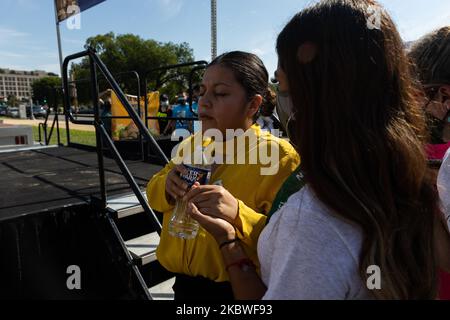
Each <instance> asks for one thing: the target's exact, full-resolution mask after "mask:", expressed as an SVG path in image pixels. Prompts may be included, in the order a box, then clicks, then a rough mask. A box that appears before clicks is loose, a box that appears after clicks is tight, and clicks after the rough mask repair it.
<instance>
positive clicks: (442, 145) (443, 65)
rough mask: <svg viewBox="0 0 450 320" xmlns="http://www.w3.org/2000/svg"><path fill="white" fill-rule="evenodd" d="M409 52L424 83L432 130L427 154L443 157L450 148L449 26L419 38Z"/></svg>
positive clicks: (422, 97)
mask: <svg viewBox="0 0 450 320" xmlns="http://www.w3.org/2000/svg"><path fill="white" fill-rule="evenodd" d="M409 56H410V58H411V60H412V62H413V63H414V65H415V67H416V73H417V76H418V79H419V81H420V83H421V85H422V87H423V95H422V96H421V104H422V105H423V108H424V110H425V112H426V114H427V118H428V119H427V121H428V128H429V132H430V143H429V145H428V147H427V154H428V158H429V159H430V160H442V159H443V157H444V154H445V152H446V151H447V149H449V148H450V58H449V57H450V26H447V27H443V28H441V29H439V30H437V31H434V32H432V33H430V34H428V35H426V36H424V37H423V38H421V39H420V40H418V41H417V42H416V43H415V44H414V46H413V47H412V48H411V51H410V53H409Z"/></svg>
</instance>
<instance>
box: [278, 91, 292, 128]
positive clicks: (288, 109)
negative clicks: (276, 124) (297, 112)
mask: <svg viewBox="0 0 450 320" xmlns="http://www.w3.org/2000/svg"><path fill="white" fill-rule="evenodd" d="M293 113H294V105H293V103H292V99H291V97H290V96H289V94H288V93H287V92H278V94H277V114H278V117H279V119H280V123H281V125H282V126H283V128H284V129H285V130H286V129H287V125H288V121H289V120H292V117H293Z"/></svg>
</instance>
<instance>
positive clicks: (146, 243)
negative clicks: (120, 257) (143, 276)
mask: <svg viewBox="0 0 450 320" xmlns="http://www.w3.org/2000/svg"><path fill="white" fill-rule="evenodd" d="M158 244H159V235H158V233H157V232H153V233H149V234H146V235H143V236H141V237H138V238H135V239H131V240H128V241H125V245H126V246H127V249H128V251H130V253H131V256H132V257H133V258H134V259H136V260H137V261H138V264H139V265H142V266H144V265H146V264H149V263H151V262H153V261H155V260H156V248H157V247H158Z"/></svg>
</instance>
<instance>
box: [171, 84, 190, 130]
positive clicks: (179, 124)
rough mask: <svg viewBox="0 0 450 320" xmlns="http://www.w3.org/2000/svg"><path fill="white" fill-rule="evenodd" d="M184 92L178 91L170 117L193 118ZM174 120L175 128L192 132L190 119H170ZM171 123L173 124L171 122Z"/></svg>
mask: <svg viewBox="0 0 450 320" xmlns="http://www.w3.org/2000/svg"><path fill="white" fill-rule="evenodd" d="M186 100H187V99H186V95H185V93H180V94H179V95H178V98H177V104H176V105H175V106H173V107H172V117H174V118H193V116H194V115H193V113H192V112H191V109H190V108H189V105H188V104H187V101H186ZM172 121H175V129H185V130H188V131H189V132H191V133H192V132H193V128H192V121H190V120H172ZM172 125H173V124H172Z"/></svg>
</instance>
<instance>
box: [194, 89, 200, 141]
mask: <svg viewBox="0 0 450 320" xmlns="http://www.w3.org/2000/svg"><path fill="white" fill-rule="evenodd" d="M199 95H200V85H198V84H196V85H195V86H194V87H193V88H192V112H193V116H194V117H198V99H199ZM200 123H201V122H200V121H199V120H196V121H194V124H193V130H194V134H195V133H197V132H199V131H200Z"/></svg>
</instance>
